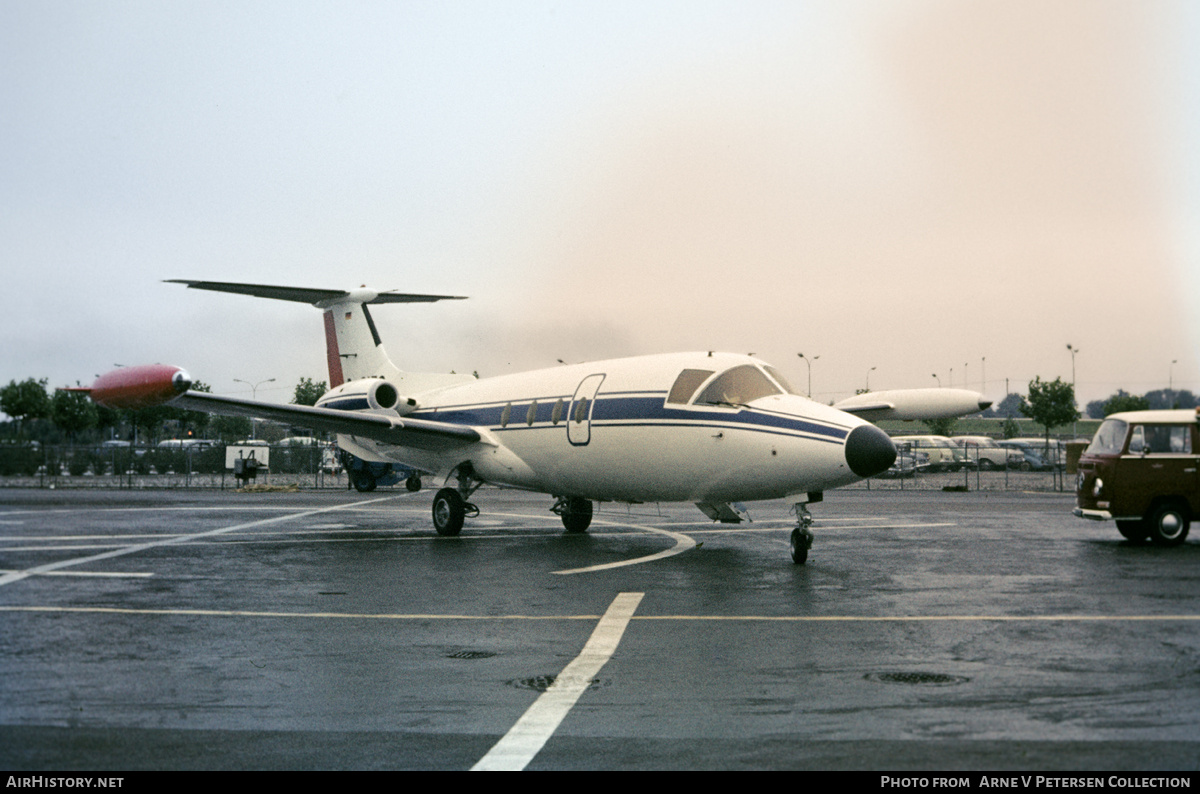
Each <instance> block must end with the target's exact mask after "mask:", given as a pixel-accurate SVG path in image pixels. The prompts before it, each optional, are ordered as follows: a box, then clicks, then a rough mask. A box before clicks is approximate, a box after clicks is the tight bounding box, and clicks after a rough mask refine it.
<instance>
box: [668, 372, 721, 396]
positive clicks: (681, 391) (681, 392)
mask: <svg viewBox="0 0 1200 794" xmlns="http://www.w3.org/2000/svg"><path fill="white" fill-rule="evenodd" d="M712 374H713V371H712V370H711V369H685V370H684V371H683V372H680V373H679V377H678V378H676V379H675V385H674V386H672V387H671V392H670V394H668V395H667V402H669V403H687V401H688V400H690V399H692V395H693V394H695V393H696V389H699V388H700V384H701V383H704V381H706V380H708V378H709V376H710V375H712Z"/></svg>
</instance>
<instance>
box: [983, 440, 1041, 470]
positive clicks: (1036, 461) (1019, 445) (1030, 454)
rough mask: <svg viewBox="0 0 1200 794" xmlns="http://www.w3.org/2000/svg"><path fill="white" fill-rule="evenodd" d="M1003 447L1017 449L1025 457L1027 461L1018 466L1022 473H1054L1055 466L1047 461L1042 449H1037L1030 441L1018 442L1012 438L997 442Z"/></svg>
mask: <svg viewBox="0 0 1200 794" xmlns="http://www.w3.org/2000/svg"><path fill="white" fill-rule="evenodd" d="M996 443H997V444H999V445H1000V446H1002V447H1008V448H1010V449H1015V450H1017V451H1018V452H1020V453H1021V454H1022V455H1024V456H1025V460H1023V461H1021V463H1020V464H1018V466H1017V468H1018V469H1020V470H1021V471H1052V470H1053V469H1054V464H1053V463H1050V462H1049V461H1048V460H1046V458H1045V457H1043V455H1042V449H1041V448H1035V447H1034V446H1033V445H1032V444H1030V443H1029V442H1028V441H1018V440H1017V439H1015V438H1010V439H1007V440H1004V441H997V442H996Z"/></svg>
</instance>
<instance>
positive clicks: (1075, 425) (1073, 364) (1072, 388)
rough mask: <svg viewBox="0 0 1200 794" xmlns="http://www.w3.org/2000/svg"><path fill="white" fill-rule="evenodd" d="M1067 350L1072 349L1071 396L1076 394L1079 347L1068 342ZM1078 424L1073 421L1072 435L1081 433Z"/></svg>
mask: <svg viewBox="0 0 1200 794" xmlns="http://www.w3.org/2000/svg"><path fill="white" fill-rule="evenodd" d="M1067 350H1069V351H1071V396H1072V397H1074V396H1075V354H1076V353H1078V352H1079V348H1077V347H1072V346H1071V344H1070V343H1069V342H1068V343H1067ZM1071 407H1072V408H1073V407H1074V406H1071ZM1077 425H1078V423H1077V422H1072V423H1071V435H1072V436H1078V435H1079V429H1078V426H1077Z"/></svg>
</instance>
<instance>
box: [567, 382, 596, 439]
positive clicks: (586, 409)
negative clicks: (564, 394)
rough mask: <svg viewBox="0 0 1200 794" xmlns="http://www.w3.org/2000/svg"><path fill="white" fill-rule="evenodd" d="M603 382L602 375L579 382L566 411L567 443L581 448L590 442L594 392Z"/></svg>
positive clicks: (594, 401)
mask: <svg viewBox="0 0 1200 794" xmlns="http://www.w3.org/2000/svg"><path fill="white" fill-rule="evenodd" d="M603 382H604V373H602V372H601V373H596V374H595V375H588V376H587V377H586V378H584V379H583V380H582V381H580V382H579V386H577V387H576V389H575V396H574V397H572V398H571V407H570V408H569V409H568V410H567V441H569V442H571V444H572V445H573V446H576V447H582V446H585V445H586V444H587V443H588V442H589V441H591V440H592V408H593V407H594V406H595V404H596V392H598V391H600V384H601V383H603Z"/></svg>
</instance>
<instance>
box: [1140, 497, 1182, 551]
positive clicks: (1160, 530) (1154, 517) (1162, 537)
mask: <svg viewBox="0 0 1200 794" xmlns="http://www.w3.org/2000/svg"><path fill="white" fill-rule="evenodd" d="M1146 528H1147V530H1148V533H1149V535H1150V540H1151V541H1153V542H1154V545H1156V546H1178V545H1179V544H1180V543H1183V541H1184V539H1185V538H1187V534H1188V514H1187V510H1186V509H1185V508H1182V507H1180V506H1179V505H1177V504H1174V503H1172V504H1165V505H1161V506H1160V507H1159V508H1158V509H1157V510H1155V511H1154V513H1153V514H1151V516H1150V521H1149V522H1148V523H1147V526H1146Z"/></svg>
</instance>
